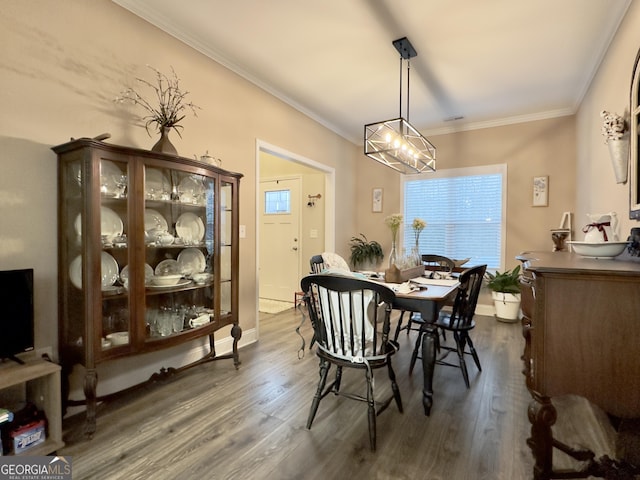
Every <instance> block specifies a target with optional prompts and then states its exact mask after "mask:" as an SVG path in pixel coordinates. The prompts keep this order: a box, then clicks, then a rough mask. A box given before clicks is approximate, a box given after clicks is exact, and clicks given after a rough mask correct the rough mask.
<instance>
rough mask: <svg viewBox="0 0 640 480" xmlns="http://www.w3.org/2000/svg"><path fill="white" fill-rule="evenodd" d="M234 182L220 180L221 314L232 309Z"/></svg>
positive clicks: (223, 314) (226, 313)
mask: <svg viewBox="0 0 640 480" xmlns="http://www.w3.org/2000/svg"><path fill="white" fill-rule="evenodd" d="M233 228H234V225H233V184H232V183H229V182H226V181H224V180H223V181H221V182H220V315H221V316H225V315H228V314H229V313H230V312H231V311H232V308H231V299H232V293H231V285H232V282H231V280H232V273H233V270H232V251H233V249H232V247H233V241H234V239H233Z"/></svg>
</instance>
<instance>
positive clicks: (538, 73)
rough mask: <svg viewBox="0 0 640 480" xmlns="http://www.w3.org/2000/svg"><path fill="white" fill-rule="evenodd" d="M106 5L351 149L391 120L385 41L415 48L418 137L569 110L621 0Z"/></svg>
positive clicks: (392, 60) (393, 87)
mask: <svg viewBox="0 0 640 480" xmlns="http://www.w3.org/2000/svg"><path fill="white" fill-rule="evenodd" d="M113 1H114V2H115V3H117V4H119V5H121V6H123V7H124V8H126V9H128V10H130V11H131V12H133V13H135V14H136V15H138V16H140V17H142V18H144V19H145V20H147V21H149V22H150V23H152V24H154V25H156V26H157V27H159V28H161V29H162V30H164V31H166V32H168V33H170V34H171V35H173V36H175V37H176V38H178V39H180V40H182V41H183V42H185V43H186V44H188V45H191V46H192V47H193V48H195V49H197V50H199V51H200V52H202V53H204V54H206V55H208V56H209V57H211V58H212V59H214V60H216V61H218V62H220V63H221V64H223V65H225V66H226V67H228V68H230V69H231V70H233V71H235V72H237V73H239V74H240V75H242V76H243V77H245V78H247V79H248V80H250V81H252V82H254V83H255V84H257V85H258V86H260V87H262V88H264V89H265V90H267V91H268V92H270V93H272V94H274V95H275V96H277V97H278V98H280V99H282V100H284V101H285V102H287V103H289V104H290V105H292V106H293V107H295V108H297V109H298V110H300V111H302V112H304V113H305V114H307V115H309V116H310V117H312V118H314V119H315V120H317V121H319V122H320V123H322V124H323V125H325V126H327V127H328V128H330V129H331V130H333V131H335V132H336V133H338V134H339V135H342V136H343V137H345V138H347V139H348V140H351V141H352V142H354V143H355V144H358V145H361V144H362V136H363V126H364V125H365V124H367V123H373V122H377V121H381V120H387V119H391V118H396V117H398V114H399V108H400V101H399V94H400V55H399V54H398V52H397V51H396V49H395V48H394V47H393V45H392V41H393V40H395V39H397V38H401V37H405V36H406V37H408V38H409V40H410V41H411V43H412V44H413V46H414V48H415V49H416V51H417V53H418V55H417V57H415V58H413V59H412V60H411V76H410V79H411V87H410V105H409V108H410V111H409V113H410V115H409V120H410V121H411V123H412V124H414V125H415V126H416V127H417V128H419V129H420V130H421V131H422V133H423V134H426V135H428V134H429V133H431V134H434V133H444V132H447V131H453V130H463V129H470V128H479V127H483V126H494V125H503V124H508V123H513V122H520V121H528V120H536V119H542V118H549V117H554V116H560V115H569V114H573V113H575V111H576V109H577V107H578V105H579V103H580V101H581V100H582V97H583V95H584V93H585V92H586V90H587V88H588V86H589V83H590V81H591V79H592V77H593V75H594V74H595V72H596V70H597V68H598V66H599V64H600V61H601V60H602V58H603V56H604V54H605V52H606V49H607V47H608V45H609V43H610V41H611V39H612V38H613V36H614V34H615V31H616V29H617V28H618V26H619V24H620V22H621V20H622V18H623V16H624V14H625V12H626V11H627V8H628V6H629V4H630V3H631V0H455V1H452V0H269V1H267V0H183V1H180V2H177V1H175V0H113ZM403 75H404V79H405V81H406V65H405V67H404V69H403ZM404 95H405V96H404V97H403V106H402V109H403V114H404V116H405V117H406V93H405V94H404ZM455 117H463V119H461V120H450V119H451V118H455Z"/></svg>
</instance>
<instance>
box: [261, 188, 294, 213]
mask: <svg viewBox="0 0 640 480" xmlns="http://www.w3.org/2000/svg"><path fill="white" fill-rule="evenodd" d="M264 213H265V214H266V215H278V214H283V213H291V193H290V191H289V190H272V191H270V192H264Z"/></svg>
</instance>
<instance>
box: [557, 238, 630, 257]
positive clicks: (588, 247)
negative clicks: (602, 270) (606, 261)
mask: <svg viewBox="0 0 640 480" xmlns="http://www.w3.org/2000/svg"><path fill="white" fill-rule="evenodd" d="M567 243H568V244H569V245H571V247H572V248H573V250H574V251H575V252H576V253H577V254H578V255H582V256H583V257H590V258H613V257H617V256H618V255H620V254H621V253H622V252H624V249H625V248H626V247H627V245H628V244H629V242H600V243H593V242H577V241H569V242H567Z"/></svg>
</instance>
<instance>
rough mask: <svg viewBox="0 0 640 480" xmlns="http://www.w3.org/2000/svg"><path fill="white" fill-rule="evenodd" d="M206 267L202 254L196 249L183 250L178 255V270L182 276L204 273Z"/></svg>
mask: <svg viewBox="0 0 640 480" xmlns="http://www.w3.org/2000/svg"><path fill="white" fill-rule="evenodd" d="M206 266H207V261H206V259H205V258H204V254H203V253H202V252H201V251H200V250H199V249H197V248H185V249H184V250H182V251H181V252H180V253H179V254H178V268H179V269H180V273H181V274H182V275H186V276H189V275H193V274H194V273H200V272H204V269H205V267H206Z"/></svg>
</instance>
